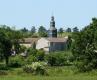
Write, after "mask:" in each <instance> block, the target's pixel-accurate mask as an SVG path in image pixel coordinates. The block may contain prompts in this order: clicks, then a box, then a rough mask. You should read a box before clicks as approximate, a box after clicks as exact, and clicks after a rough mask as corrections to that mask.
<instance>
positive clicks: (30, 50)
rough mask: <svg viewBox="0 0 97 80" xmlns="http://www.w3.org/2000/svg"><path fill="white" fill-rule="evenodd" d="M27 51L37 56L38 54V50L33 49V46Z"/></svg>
mask: <svg viewBox="0 0 97 80" xmlns="http://www.w3.org/2000/svg"><path fill="white" fill-rule="evenodd" d="M27 52H28V54H29V55H33V56H36V54H37V50H36V49H33V48H32V47H31V48H28V50H27Z"/></svg>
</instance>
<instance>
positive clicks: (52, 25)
mask: <svg viewBox="0 0 97 80" xmlns="http://www.w3.org/2000/svg"><path fill="white" fill-rule="evenodd" d="M48 36H49V37H57V29H56V28H55V20H54V16H52V17H51V21H50V29H49V32H48Z"/></svg>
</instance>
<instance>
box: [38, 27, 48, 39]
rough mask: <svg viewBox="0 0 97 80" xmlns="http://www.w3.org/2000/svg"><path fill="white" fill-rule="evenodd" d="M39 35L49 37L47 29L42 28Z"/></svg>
mask: <svg viewBox="0 0 97 80" xmlns="http://www.w3.org/2000/svg"><path fill="white" fill-rule="evenodd" d="M38 34H39V36H40V37H47V30H46V28H45V27H43V26H40V27H39V29H38Z"/></svg>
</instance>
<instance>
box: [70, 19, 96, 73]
mask: <svg viewBox="0 0 97 80" xmlns="http://www.w3.org/2000/svg"><path fill="white" fill-rule="evenodd" d="M72 52H73V56H74V59H75V65H76V67H77V68H78V69H79V70H80V71H90V70H92V69H96V68H97V19H96V18H93V19H92V23H91V24H90V25H88V26H86V27H85V28H84V29H83V30H81V31H80V32H75V33H74V44H73V49H72Z"/></svg>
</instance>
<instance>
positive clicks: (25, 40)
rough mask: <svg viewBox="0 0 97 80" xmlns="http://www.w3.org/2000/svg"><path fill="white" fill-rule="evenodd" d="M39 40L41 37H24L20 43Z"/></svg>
mask: <svg viewBox="0 0 97 80" xmlns="http://www.w3.org/2000/svg"><path fill="white" fill-rule="evenodd" d="M38 40H39V38H23V40H20V43H34V42H37V41H38Z"/></svg>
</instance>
